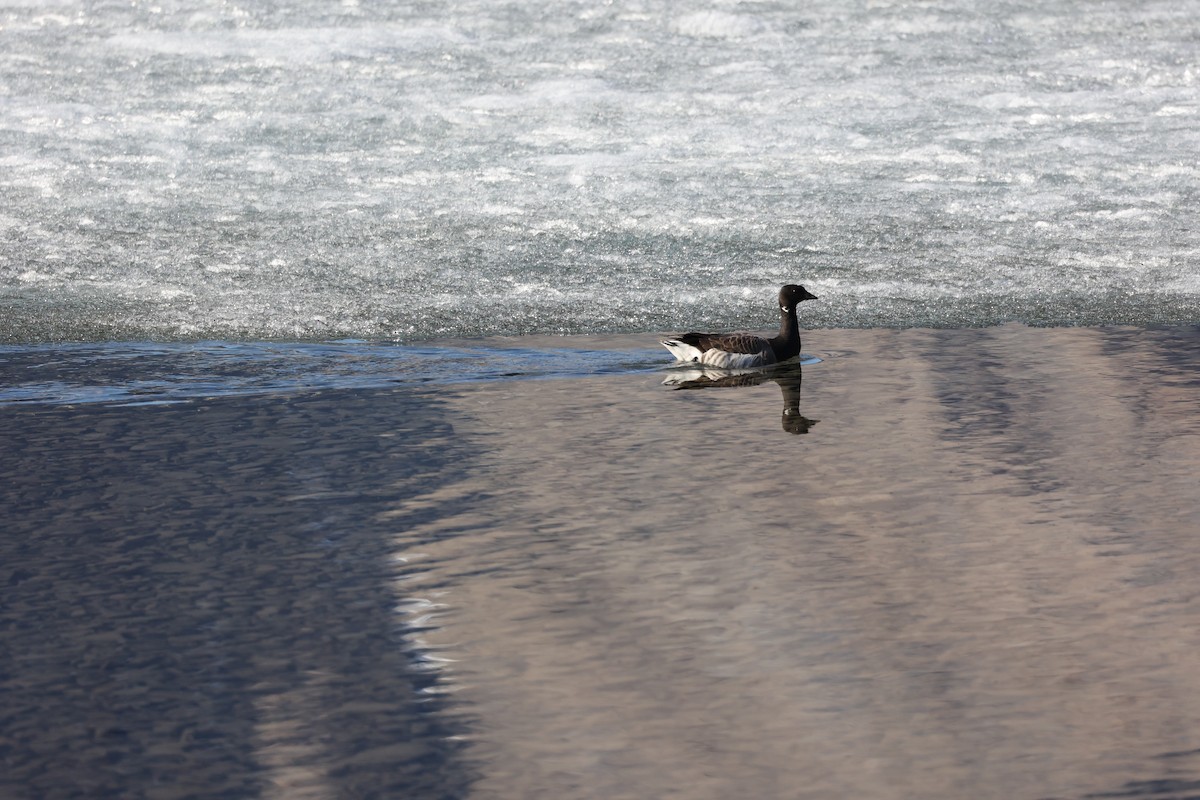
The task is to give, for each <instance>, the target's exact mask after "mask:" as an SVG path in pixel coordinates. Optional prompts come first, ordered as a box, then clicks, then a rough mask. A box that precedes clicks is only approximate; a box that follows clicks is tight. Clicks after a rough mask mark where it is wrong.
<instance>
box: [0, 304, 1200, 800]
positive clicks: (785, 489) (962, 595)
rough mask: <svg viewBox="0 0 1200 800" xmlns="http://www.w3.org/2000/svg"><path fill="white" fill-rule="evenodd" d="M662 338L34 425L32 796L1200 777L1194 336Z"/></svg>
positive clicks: (9, 744)
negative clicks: (730, 361) (535, 363)
mask: <svg viewBox="0 0 1200 800" xmlns="http://www.w3.org/2000/svg"><path fill="white" fill-rule="evenodd" d="M530 344H531V347H529V348H526V350H527V351H532V350H537V349H539V348H540V347H541V345H542V344H543V343H540V342H538V343H530ZM337 346H339V345H331V347H335V348H336V347H337ZM652 346H653V341H652V340H651V341H649V342H647V341H646V340H645V339H643V338H641V337H637V338H635V339H632V340H626V341H625V342H624V346H623V347H607V348H606V347H601V348H592V347H585V348H582V350H583V351H584V352H592V353H598V352H603V351H604V350H606V349H607V350H609V351H610V352H609V356H607V357H605V358H601V357H600V356H598V355H597V356H588V358H595V359H598V360H599V361H600V362H601V363H626V364H627V365H628V366H627V367H626V368H623V369H616V368H614V369H612V370H608V371H605V370H601V371H599V372H598V373H596V374H593V375H590V376H588V375H581V374H580V372H579V371H578V370H577V369H576V367H575V366H570V368H569V369H567V370H566V371H565V373H563V374H562V375H561V376H559V377H555V376H554V374H553V373H554V370H553V368H552V367H549V366H548V365H547V363H546V362H545V361H544V360H543V361H542V362H540V366H539V370H541V379H538V380H530V379H524V378H496V379H479V380H472V381H465V382H455V381H450V380H440V379H439V380H425V381H420V382H404V381H402V380H401V381H400V382H397V383H392V384H388V385H374V384H372V385H358V384H356V383H353V382H352V383H351V384H350V385H336V382H335V383H334V384H329V383H322V382H321V379H320V376H321V375H328V374H330V370H329V369H327V368H321V369H317V370H314V372H313V373H312V376H311V377H312V378H313V380H315V381H316V384H315V385H314V386H313V387H310V388H307V389H305V388H300V389H297V388H296V387H295V386H286V387H279V386H274V385H268V386H260V387H259V388H258V389H256V390H255V391H252V392H251V391H244V388H245V385H246V380H245V379H244V378H242V377H238V378H234V379H230V380H231V381H232V383H233V384H235V386H236V387H238V388H237V391H234V392H231V393H230V394H229V395H228V396H220V395H215V396H213V395H211V393H210V395H204V396H197V395H192V396H186V393H184V394H180V396H177V397H175V398H173V401H172V402H169V403H155V404H150V405H127V404H125V400H126V399H127V398H116V400H115V402H82V401H79V400H75V401H72V402H61V401H60V400H58V399H55V398H53V397H49V396H47V397H43V398H37V399H33V400H29V399H27V400H22V401H19V402H16V401H14V402H9V403H7V404H5V405H4V406H2V407H0V425H2V426H3V431H2V434H3V438H4V441H5V442H6V444H7V445H9V446H6V447H5V448H4V451H3V455H0V470H2V473H3V475H2V477H3V485H4V486H5V487H6V488H5V490H4V492H3V494H0V498H2V503H3V507H2V508H0V513H2V514H3V517H4V518H5V519H6V520H8V524H7V525H6V532H5V534H4V536H3V543H2V547H3V558H2V563H3V564H4V568H5V571H6V572H5V574H3V575H0V578H2V579H4V580H5V581H6V582H7V587H8V588H7V589H6V593H5V602H4V604H3V606H2V607H0V644H2V645H3V647H4V650H5V652H6V656H5V659H4V663H5V664H6V665H7V666H6V667H5V670H4V672H3V687H2V688H3V690H4V691H3V692H0V697H2V698H3V699H2V700H0V720H2V721H3V722H2V725H3V730H4V732H5V736H6V741H5V744H4V753H5V761H6V765H7V767H6V771H5V773H4V777H3V778H2V779H0V780H3V781H4V784H3V786H4V790H5V792H7V793H8V794H10V795H13V796H17V797H64V796H72V795H75V794H88V795H89V796H101V797H138V796H144V797H150V796H154V797H160V796H166V797H182V796H194V795H205V794H208V795H212V794H221V795H223V796H229V797H254V798H257V797H330V798H332V797H344V796H372V795H373V796H381V797H401V796H403V797H462V798H467V797H471V798H514V797H521V798H538V797H546V798H592V797H595V798H600V797H604V798H611V797H631V798H633V797H687V798H727V797H731V796H754V797H778V798H796V797H811V798H824V797H830V796H858V797H878V798H904V797H917V796H919V797H945V798H960V797H995V798H1018V797H1020V798H1050V797H1054V798H1065V797H1076V798H1083V797H1147V798H1149V797H1176V796H1187V795H1188V793H1189V792H1192V791H1193V790H1194V789H1193V787H1195V786H1196V785H1197V781H1200V740H1198V739H1197V735H1196V731H1197V730H1200V725H1198V723H1200V705H1198V704H1197V702H1196V701H1195V698H1196V697H1200V692H1198V691H1197V689H1198V688H1200V687H1197V685H1196V680H1197V679H1196V676H1197V675H1200V662H1198V656H1197V655H1196V654H1197V653H1200V648H1198V647H1197V644H1200V643H1198V642H1197V641H1196V636H1195V634H1194V633H1193V632H1194V631H1196V630H1200V600H1198V597H1197V594H1196V592H1195V590H1194V587H1193V583H1194V581H1193V580H1192V576H1193V575H1194V574H1195V573H1196V571H1197V569H1198V568H1200V546H1198V545H1197V543H1196V541H1195V535H1194V534H1195V531H1196V530H1197V527H1198V523H1200V504H1198V503H1197V501H1196V499H1195V497H1196V491H1195V487H1196V483H1195V469H1194V465H1195V464H1196V463H1197V457H1198V456H1200V422H1197V420H1198V419H1200V417H1198V416H1197V414H1196V413H1195V409H1196V393H1197V391H1200V338H1197V335H1196V331H1195V330H1193V329H1173V330H1161V331H1159V330H1147V329H1135V328H1112V329H1052V330H1043V329H1030V328H1025V327H1021V326H1008V327H1002V328H991V329H982V330H967V331H931V330H913V331H844V330H830V331H816V332H812V333H810V334H808V335H807V336H806V341H805V351H806V352H808V353H811V354H813V355H814V356H817V357H819V358H820V359H821V361H820V362H819V363H815V364H811V365H808V366H805V367H803V369H802V371H797V370H795V369H791V370H786V371H783V372H780V373H773V374H772V375H770V376H765V379H764V380H761V381H758V382H757V383H756V382H755V381H754V380H744V381H739V382H740V383H742V384H743V385H740V386H728V385H713V386H710V387H708V388H698V389H680V388H676V387H675V386H673V385H664V383H663V381H664V379H665V378H668V377H671V376H675V375H677V374H678V373H677V372H676V371H667V370H662V369H653V368H650V366H651V365H650V364H648V363H647V361H646V359H645V358H643V356H641V355H639V353H644V352H646V348H647V347H652ZM356 347H357V346H356ZM364 347H365V346H364ZM489 347H490V345H489V344H488V343H476V348H477V349H479V350H480V351H487V350H488V349H489ZM52 355H53V354H49V353H42V354H41V356H40V357H41V358H43V359H48V358H50V357H51V356H52ZM664 356H665V353H664ZM278 357H279V356H278V353H277V354H276V355H275V356H272V358H278ZM378 357H379V358H382V359H385V360H386V359H400V356H398V355H397V354H395V353H389V354H387V355H383V354H381V355H379V356H378ZM421 357H422V355H421V352H420V351H418V352H417V353H415V354H414V358H415V359H416V360H417V361H418V362H419V361H420V359H421ZM491 357H495V358H500V359H501V360H502V359H503V357H502V356H497V355H496V354H495V353H492V356H491ZM286 358H287V357H286V356H285V357H284V359H285V360H286ZM309 359H310V354H307V353H305V354H302V355H301V356H300V357H299V361H297V364H296V365H297V368H298V372H300V373H302V372H303V368H306V367H304V365H310V364H312V363H313V362H311V361H310V360H309ZM485 360H486V359H485ZM519 361H520V359H518V362H519ZM134 363H136V362H135V361H131V362H128V363H127V367H126V368H128V369H130V370H132V372H131V373H130V374H132V375H135V376H136V369H134V368H133V367H132V366H130V365H132V364H134ZM205 363H207V362H205V361H204V359H203V358H202V359H201V360H200V361H199V362H197V364H201V365H202V364H205ZM250 363H252V359H251V360H247V361H245V362H244V363H243V366H247V365H249V364H250ZM318 363H325V362H318ZM264 364H265V365H264V367H263V376H265V377H267V378H270V377H271V376H277V375H279V374H281V369H280V366H279V363H278V362H277V361H272V360H271V358H266V359H265V361H264ZM77 366H79V365H77ZM194 366H195V365H194ZM302 367H303V368H302ZM79 368H80V370H82V371H83V372H86V369H84V368H83V367H82V366H79ZM247 368H248V367H247ZM97 369H98V370H99V371H100V372H99V375H100V378H102V380H101V379H97V380H95V381H93V384H95V385H100V384H104V382H105V381H107V383H106V384H104V385H107V386H109V388H110V389H111V388H112V386H113V385H116V384H117V383H118V382H116V381H115V380H114V379H113V374H112V372H111V370H112V362H111V361H105V362H104V365H102V366H98V367H97ZM499 371H500V372H502V371H503V370H499ZM518 371H519V370H518ZM398 372H399V373H401V374H403V372H404V370H403V368H401V369H400V370H398ZM35 373H36V370H35ZM9 374H10V375H11V374H15V373H13V372H10V373H9ZM208 379H209V380H210V381H212V382H216V383H221V382H222V381H225V380H226V378H224V377H222V376H221V375H220V374H218V373H213V374H210V375H209V376H208ZM797 379H799V383H798V381H797ZM272 380H273V378H272ZM264 382H265V383H269V381H265V380H264ZM9 383H10V384H11V383H19V381H16V382H14V381H9ZM75 383H76V384H77V385H86V384H87V381H85V380H83V378H82V377H81V375H79V374H77V375H76V376H75ZM297 383H299V384H302V383H303V381H302V380H301V381H298V382H297ZM785 412H786V413H785ZM798 417H801V418H803V420H804V424H802V425H797V424H796V421H797V418H798Z"/></svg>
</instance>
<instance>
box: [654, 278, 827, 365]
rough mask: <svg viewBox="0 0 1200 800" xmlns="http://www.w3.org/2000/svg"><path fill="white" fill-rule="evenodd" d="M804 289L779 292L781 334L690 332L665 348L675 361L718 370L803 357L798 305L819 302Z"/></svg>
mask: <svg viewBox="0 0 1200 800" xmlns="http://www.w3.org/2000/svg"><path fill="white" fill-rule="evenodd" d="M816 299H817V296H816V295H815V294H812V293H811V292H809V291H808V290H807V289H805V288H804V287H803V286H796V285H795V284H788V285H787V286H784V287H783V288H782V289H780V290H779V317H780V321H779V335H778V336H775V337H773V338H770V339H768V338H766V337H764V336H759V335H757V334H753V333H740V332H739V333H697V332H695V331H691V332H689V333H685V334H683V335H682V336H677V337H675V338H674V339H667V340H666V341H664V342H663V343H662V345H663V347H665V348H667V349H668V350H670V351H671V355H673V356H675V360H676V361H685V362H691V363H699V364H704V365H707V366H710V367H716V368H718V369H747V368H751V367H764V366H767V365H769V364H777V363H779V362H781V361H787V360H788V359H792V358H795V357H796V356H798V355H800V327H799V323H798V322H797V321H796V306H797V305H798V304H799V303H800V302H802V301H804V300H816Z"/></svg>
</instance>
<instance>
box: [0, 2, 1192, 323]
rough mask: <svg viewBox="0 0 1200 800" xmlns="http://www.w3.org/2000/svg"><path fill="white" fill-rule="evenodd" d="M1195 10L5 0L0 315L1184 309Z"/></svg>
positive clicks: (213, 319)
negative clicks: (813, 296)
mask: <svg viewBox="0 0 1200 800" xmlns="http://www.w3.org/2000/svg"><path fill="white" fill-rule="evenodd" d="M1198 42H1200V2H1195V1H1194V0H1193V1H1191V2H1148V3H1136V4H1131V3H1126V4H1092V5H1089V6H1088V8H1087V9H1086V12H1085V11H1083V10H1081V9H1080V7H1079V6H1078V4H1074V3H1069V2H1049V3H1032V2H1026V3H995V4H982V3H974V2H965V1H960V2H948V3H938V4H928V3H889V2H870V3H866V2H864V3H852V4H845V3H840V2H828V1H827V2H815V3H806V4H791V3H778V2H716V3H703V2H698V0H683V1H682V2H670V3H668V2H657V1H656V0H645V1H644V2H612V3H602V2H590V1H589V2H560V3H531V2H509V3H493V2H480V0H464V1H463V2H451V3H418V4H385V3H374V2H367V1H366V0H344V2H342V3H341V4H340V5H339V4H333V3H325V2H321V3H318V2H297V3H290V4H287V6H286V7H285V6H279V5H276V4H273V3H267V2H264V0H246V1H245V2H236V3H234V2H211V3H207V2H206V3H194V2H188V3H183V2H176V0H164V2H141V1H140V0H135V1H134V2H130V3H122V4H103V3H87V4H79V3H70V2H52V1H47V2H42V1H40V0H39V2H33V0H0V340H3V341H7V342H12V343H21V342H33V341H64V340H85V341H102V340H110V339H131V338H164V339H185V340H186V339H196V340H198V339H263V338H277V339H333V338H337V337H343V336H357V337H368V338H373V339H398V340H408V341H412V340H422V339H429V338H434V337H443V336H477V335H497V334H499V335H510V334H521V333H533V332H536V333H560V332H571V333H598V332H629V331H653V330H671V329H676V328H682V327H692V326H702V325H710V324H711V325H718V324H719V325H725V326H730V325H736V326H755V327H769V326H771V325H773V324H774V319H773V312H772V311H771V301H772V296H773V294H774V291H775V290H777V288H778V286H779V285H780V284H781V283H784V282H793V281H798V282H803V283H805V284H806V285H807V286H808V287H809V288H810V289H812V290H813V291H814V292H816V293H817V294H818V295H821V296H822V302H819V303H810V304H807V305H806V306H805V307H804V309H803V312H804V317H805V324H806V325H809V326H812V327H817V326H876V325H882V326H934V327H939V326H964V325H965V326H974V325H988V324H994V323H998V322H1003V321H1008V320H1016V321H1022V322H1026V323H1031V324H1101V323H1134V324H1145V323H1155V322H1161V323H1182V322H1191V321H1195V320H1196V319H1197V318H1198V317H1200V278H1198V277H1197V274H1198V272H1197V269H1196V262H1197V255H1198V251H1200V232H1198V230H1197V226H1196V225H1195V209H1196V208H1197V206H1198V201H1200V197H1198V195H1200V183H1198V169H1197V161H1196V153H1198V152H1200V119H1198V114H1200V100H1198V98H1200V92H1198V87H1197V83H1198V81H1197V76H1198V74H1200V61H1198V60H1197V53H1198V52H1200V51H1198V48H1197V43H1198Z"/></svg>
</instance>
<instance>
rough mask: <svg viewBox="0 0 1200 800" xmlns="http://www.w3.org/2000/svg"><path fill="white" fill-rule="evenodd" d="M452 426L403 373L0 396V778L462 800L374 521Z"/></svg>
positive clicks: (446, 731)
mask: <svg viewBox="0 0 1200 800" xmlns="http://www.w3.org/2000/svg"><path fill="white" fill-rule="evenodd" d="M452 433H453V429H452V428H451V426H450V425H449V424H447V422H446V421H445V419H444V414H442V413H440V412H439V410H438V405H437V403H436V402H432V401H431V400H429V399H428V398H424V397H422V396H419V395H414V394H412V393H411V392H410V393H398V392H393V391H389V390H369V391H361V392H356V391H341V392H336V393H331V394H328V395H326V394H322V393H307V394H302V395H296V396H283V397H281V396H275V395H266V396H258V397H255V398H254V400H253V401H252V402H246V401H243V400H238V399H228V398H227V399H218V400H199V401H195V402H189V403H186V404H181V405H172V406H143V407H134V408H128V407H124V408H123V407H115V408H114V407H103V406H98V405H85V406H76V407H49V406H38V407H36V408H33V407H26V408H15V409H14V408H12V407H9V408H6V409H4V410H3V411H0V439H2V440H3V442H4V449H3V455H2V456H0V465H2V467H0V474H2V475H3V485H4V490H3V518H4V520H5V524H4V529H5V530H4V534H3V540H2V542H0V550H2V553H3V556H2V558H0V563H2V564H3V567H2V569H3V572H2V573H0V580H2V581H3V582H4V584H5V590H4V602H3V611H2V612H0V631H2V632H0V647H2V649H3V651H4V658H3V660H2V663H3V673H2V674H3V691H2V692H0V697H2V698H3V699H2V700H0V729H2V730H3V733H4V742H3V744H2V745H0V753H2V757H3V762H4V765H5V768H4V769H3V770H0V794H2V795H4V796H5V797H30V798H33V797H71V796H85V797H114V798H115V797H121V798H126V797H201V796H206V797H214V796H221V797H269V796H278V797H316V796H320V797H369V796H392V797H399V796H410V797H411V796H420V797H458V796H463V794H464V793H465V787H466V786H467V785H468V784H469V782H470V774H471V773H470V770H469V769H468V768H467V767H465V766H464V764H463V763H462V761H461V753H460V751H461V747H460V746H459V745H456V744H455V743H453V741H451V739H450V738H449V737H452V736H453V735H454V734H455V733H456V732H457V731H459V730H460V729H461V728H463V727H464V724H465V723H464V722H463V721H461V720H459V719H457V718H456V717H455V715H454V714H447V713H445V712H446V709H444V707H443V703H442V702H441V700H440V699H439V697H438V696H437V694H435V693H431V692H430V691H429V690H430V689H431V687H433V686H435V685H436V678H435V675H434V674H433V673H431V672H430V670H429V669H428V667H427V665H426V664H425V663H424V662H423V660H422V659H421V658H420V657H419V655H417V654H414V653H413V652H412V650H411V648H410V647H409V646H408V645H407V644H406V641H405V636H406V635H411V633H412V629H411V628H406V627H405V626H403V625H402V620H403V619H404V617H403V616H401V615H399V614H398V612H397V608H398V606H399V605H400V603H401V601H402V600H403V599H404V595H403V593H402V592H398V591H397V590H396V588H395V587H394V584H395V583H396V582H398V580H399V579H400V577H401V575H402V570H403V562H400V561H398V560H397V550H398V543H397V539H398V538H399V537H401V536H402V535H403V533H404V531H403V530H401V529H397V528H396V527H395V526H389V525H386V524H379V522H378V521H377V517H378V515H379V514H380V512H381V511H382V510H384V509H387V508H391V507H393V506H394V505H395V504H396V503H399V502H402V501H404V500H405V499H406V498H409V497H412V496H415V495H417V494H420V493H422V492H424V491H425V490H427V489H428V488H429V487H430V486H436V485H438V484H440V483H443V482H448V481H455V480H461V478H462V476H463V474H464V473H463V467H462V465H461V463H458V462H459V460H460V459H461V458H462V455H463V450H464V448H463V445H462V443H459V442H457V441H455V440H454V438H453V436H452ZM406 544H411V543H406Z"/></svg>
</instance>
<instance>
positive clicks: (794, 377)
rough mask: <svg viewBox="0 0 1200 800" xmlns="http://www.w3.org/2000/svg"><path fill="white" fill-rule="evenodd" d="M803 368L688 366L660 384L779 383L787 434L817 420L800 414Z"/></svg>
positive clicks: (803, 430) (687, 386) (692, 386)
mask: <svg viewBox="0 0 1200 800" xmlns="http://www.w3.org/2000/svg"><path fill="white" fill-rule="evenodd" d="M803 373H804V370H803V368H802V367H801V366H800V365H799V364H781V365H778V366H773V367H766V368H762V369H745V370H728V369H711V368H707V367H701V366H696V367H689V368H686V369H676V370H672V371H671V374H670V375H668V376H667V377H666V378H664V379H663V385H665V386H671V387H674V388H676V389H712V388H719V387H730V386H759V385H761V384H763V383H766V382H767V381H772V382H774V383H777V384H779V388H780V390H782V392H783V417H782V424H783V429H784V430H785V431H787V432H788V433H796V434H800V433H808V430H809V428H811V427H812V426H813V425H816V424H817V423H818V422H819V421H820V420H815V419H809V418H808V417H805V416H804V415H803V414H801V413H800V383H801V380H802V379H803Z"/></svg>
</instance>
